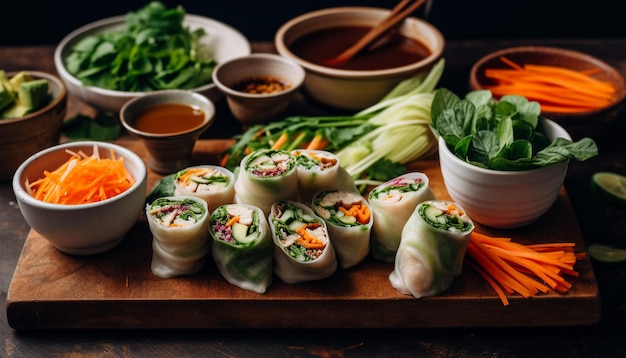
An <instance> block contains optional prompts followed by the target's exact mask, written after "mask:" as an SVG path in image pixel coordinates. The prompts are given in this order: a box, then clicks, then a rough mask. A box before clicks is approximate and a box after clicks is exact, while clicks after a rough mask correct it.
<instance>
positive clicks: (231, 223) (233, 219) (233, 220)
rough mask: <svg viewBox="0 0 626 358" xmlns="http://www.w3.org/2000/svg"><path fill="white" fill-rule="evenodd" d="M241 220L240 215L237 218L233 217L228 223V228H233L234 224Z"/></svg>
mask: <svg viewBox="0 0 626 358" xmlns="http://www.w3.org/2000/svg"><path fill="white" fill-rule="evenodd" d="M239 219H240V217H239V215H237V216H233V217H232V218H230V220H228V222H227V223H226V227H229V226H233V224H234V223H238V222H239Z"/></svg>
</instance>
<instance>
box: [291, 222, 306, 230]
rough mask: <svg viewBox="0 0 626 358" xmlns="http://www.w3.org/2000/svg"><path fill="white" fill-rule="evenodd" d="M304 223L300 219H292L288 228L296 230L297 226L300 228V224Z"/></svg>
mask: <svg viewBox="0 0 626 358" xmlns="http://www.w3.org/2000/svg"><path fill="white" fill-rule="evenodd" d="M304 225H306V224H305V223H303V222H302V221H300V220H294V221H292V222H291V224H289V230H290V231H291V232H295V231H296V230H298V229H299V228H301V227H302V226H304Z"/></svg>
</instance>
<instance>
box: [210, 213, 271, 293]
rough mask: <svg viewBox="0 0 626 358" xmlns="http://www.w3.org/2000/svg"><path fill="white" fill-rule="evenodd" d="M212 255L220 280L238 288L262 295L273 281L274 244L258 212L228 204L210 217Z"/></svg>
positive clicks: (265, 220) (263, 217)
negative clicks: (221, 278) (224, 280)
mask: <svg viewBox="0 0 626 358" xmlns="http://www.w3.org/2000/svg"><path fill="white" fill-rule="evenodd" d="M209 232H210V233H211V237H212V238H213V240H212V246H211V253H212V255H213V260H214V261H215V264H216V265H217V268H218V270H219V271H220V273H221V275H222V277H224V278H225V279H226V280H227V281H228V282H229V283H231V284H232V285H235V286H237V287H239V288H242V289H245V290H249V291H253V292H257V293H265V292H266V290H267V287H268V286H269V285H270V283H271V282H272V275H273V273H272V263H273V245H272V238H271V232H270V228H269V225H268V223H267V219H266V218H265V215H264V213H263V211H261V209H259V208H257V207H254V206H251V205H245V204H227V205H222V206H220V207H218V208H217V209H215V210H214V211H213V213H212V214H211V219H210V224H209Z"/></svg>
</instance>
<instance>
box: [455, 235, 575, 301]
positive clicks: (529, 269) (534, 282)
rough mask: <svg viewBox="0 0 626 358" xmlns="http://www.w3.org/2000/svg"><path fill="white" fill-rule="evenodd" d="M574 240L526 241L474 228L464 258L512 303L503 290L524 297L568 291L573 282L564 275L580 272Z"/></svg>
mask: <svg viewBox="0 0 626 358" xmlns="http://www.w3.org/2000/svg"><path fill="white" fill-rule="evenodd" d="M574 247H575V244H574V243H571V242H566V243H545V244H530V245H523V244H521V243H517V242H514V241H512V240H511V238H507V237H504V238H503V237H491V236H488V235H485V234H481V233H478V232H472V234H471V236H470V243H469V245H468V248H467V253H468V255H467V256H466V257H465V262H466V263H467V264H468V265H469V266H470V267H473V268H474V269H475V270H476V272H478V274H479V275H481V276H482V277H483V278H485V280H486V281H487V282H488V283H489V284H490V285H491V286H492V287H493V288H494V290H495V291H496V293H497V294H498V297H499V298H500V300H501V301H502V304H503V305H505V306H507V305H508V304H509V301H508V298H507V297H506V295H505V294H504V291H506V293H507V294H513V293H514V292H517V293H518V294H520V295H521V296H523V297H525V298H531V297H533V296H535V295H537V294H539V293H548V292H549V291H550V290H554V291H556V292H560V293H565V292H567V291H568V290H569V289H570V288H571V287H572V284H571V283H570V282H568V281H567V280H566V279H565V277H564V275H569V276H573V277H577V276H578V272H577V271H575V270H574V264H575V263H576V261H577V260H579V259H581V258H583V257H584V255H578V254H576V253H575V252H574Z"/></svg>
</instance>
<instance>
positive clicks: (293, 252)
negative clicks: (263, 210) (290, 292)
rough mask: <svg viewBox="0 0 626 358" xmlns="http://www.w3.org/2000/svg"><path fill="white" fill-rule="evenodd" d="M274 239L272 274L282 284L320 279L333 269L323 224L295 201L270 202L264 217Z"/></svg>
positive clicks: (333, 260)
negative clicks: (267, 221) (267, 220)
mask: <svg viewBox="0 0 626 358" xmlns="http://www.w3.org/2000/svg"><path fill="white" fill-rule="evenodd" d="M268 219H269V224H270V229H271V231H272V239H273V241H274V263H275V265H274V273H275V274H276V276H278V278H280V279H281V280H282V281H283V282H285V283H299V282H307V281H315V280H321V279H324V278H327V277H329V276H331V275H332V274H333V273H334V272H335V271H336V269H337V258H336V256H335V250H334V248H333V245H332V243H331V241H330V238H329V235H328V229H327V228H326V223H324V221H323V220H322V219H321V218H319V217H317V216H316V215H315V214H314V213H313V211H312V210H311V208H309V207H308V206H306V205H304V204H302V203H298V202H295V201H279V202H276V203H274V204H273V205H272V208H271V212H270V215H269V217H268Z"/></svg>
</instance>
